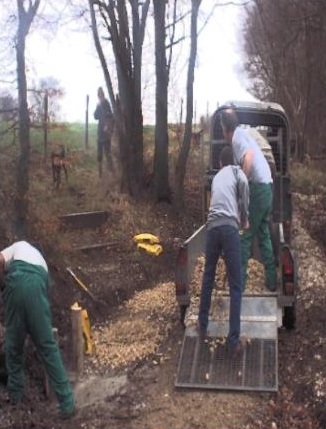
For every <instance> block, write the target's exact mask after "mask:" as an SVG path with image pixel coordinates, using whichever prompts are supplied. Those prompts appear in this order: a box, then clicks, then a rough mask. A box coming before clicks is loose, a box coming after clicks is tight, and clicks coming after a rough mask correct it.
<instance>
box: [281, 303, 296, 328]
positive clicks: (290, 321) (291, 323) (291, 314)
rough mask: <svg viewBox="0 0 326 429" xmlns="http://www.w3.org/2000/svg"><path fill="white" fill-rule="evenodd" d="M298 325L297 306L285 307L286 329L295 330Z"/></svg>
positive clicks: (284, 322) (284, 319)
mask: <svg viewBox="0 0 326 429" xmlns="http://www.w3.org/2000/svg"><path fill="white" fill-rule="evenodd" d="M295 323H296V311H295V304H293V305H292V306H291V307H284V313H283V326H284V328H285V329H289V330H290V329H294V328H295Z"/></svg>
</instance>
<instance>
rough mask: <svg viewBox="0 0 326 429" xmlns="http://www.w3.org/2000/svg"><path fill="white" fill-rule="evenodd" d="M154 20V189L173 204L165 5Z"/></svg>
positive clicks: (157, 1)
mask: <svg viewBox="0 0 326 429" xmlns="http://www.w3.org/2000/svg"><path fill="white" fill-rule="evenodd" d="M153 3H154V20H155V71H156V121H155V122H156V125H155V153H154V187H155V197H156V200H157V201H162V200H166V201H170V198H171V191H170V186H169V136H168V83H169V77H168V74H169V72H168V65H167V58H166V47H165V40H166V34H165V33H166V29H165V10H166V2H165V1H162V0H153Z"/></svg>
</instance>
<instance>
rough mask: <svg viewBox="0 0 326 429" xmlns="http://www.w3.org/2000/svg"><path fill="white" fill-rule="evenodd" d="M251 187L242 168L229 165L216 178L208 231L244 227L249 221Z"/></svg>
mask: <svg viewBox="0 0 326 429" xmlns="http://www.w3.org/2000/svg"><path fill="white" fill-rule="evenodd" d="M248 207H249V185H248V180H247V177H246V175H245V174H244V172H243V171H242V170H241V168H240V167H238V166H234V165H228V166H226V167H223V168H222V169H221V170H220V171H219V172H218V173H217V174H216V175H215V177H214V179H213V182H212V187H211V203H210V208H209V213H208V216H207V229H211V228H215V227H216V226H220V225H231V226H234V227H235V228H239V227H242V226H243V225H244V224H245V223H246V221H247V220H248Z"/></svg>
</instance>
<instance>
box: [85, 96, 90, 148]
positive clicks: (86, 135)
mask: <svg viewBox="0 0 326 429" xmlns="http://www.w3.org/2000/svg"><path fill="white" fill-rule="evenodd" d="M88 106H89V95H88V94H87V96H86V113H85V149H88Z"/></svg>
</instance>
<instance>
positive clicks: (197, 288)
mask: <svg viewBox="0 0 326 429" xmlns="http://www.w3.org/2000/svg"><path fill="white" fill-rule="evenodd" d="M204 267H205V257H204V256H201V257H199V258H198V260H197V265H196V267H195V271H194V275H193V278H192V282H191V303H190V306H189V308H188V310H187V314H186V319H185V324H186V326H191V325H195V324H196V323H197V319H198V310H199V301H200V292H201V287H202V278H203V273H204ZM247 274H248V278H247V285H246V291H245V293H246V294H252V295H259V294H262V293H264V292H266V290H265V286H264V285H265V274H264V266H263V265H262V264H261V263H260V262H258V261H256V260H254V259H250V260H249V263H248V271H247ZM228 293H229V284H228V280H227V276H226V266H225V262H224V260H223V259H222V258H220V260H219V261H218V264H217V269H216V277H215V287H214V289H213V292H212V302H211V308H210V313H209V314H210V317H211V318H212V319H213V320H214V319H220V318H224V315H223V314H221V301H222V295H225V294H228Z"/></svg>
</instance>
